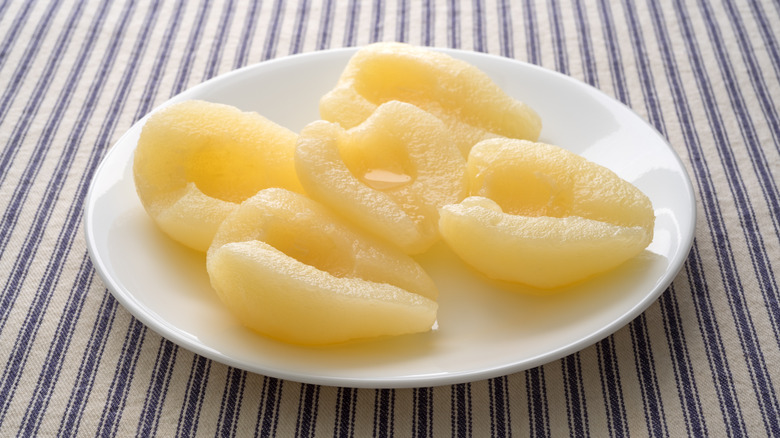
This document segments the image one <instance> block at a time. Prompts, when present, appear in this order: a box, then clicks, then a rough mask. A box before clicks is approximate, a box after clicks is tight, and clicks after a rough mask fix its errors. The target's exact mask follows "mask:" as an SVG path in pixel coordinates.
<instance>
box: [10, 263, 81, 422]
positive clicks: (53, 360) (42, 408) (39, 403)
mask: <svg viewBox="0 0 780 438" xmlns="http://www.w3.org/2000/svg"><path fill="white" fill-rule="evenodd" d="M94 274H95V270H94V268H93V267H92V264H91V263H90V261H89V258H88V257H86V255H84V257H82V262H81V267H80V269H79V273H78V276H77V277H76V281H75V283H74V284H73V286H72V287H71V290H70V296H69V297H68V302H67V305H66V308H65V309H66V310H65V311H64V312H63V317H62V318H61V319H60V321H59V323H58V324H57V331H56V333H57V334H56V336H55V337H54V338H53V339H52V341H51V344H50V347H49V351H48V353H47V355H46V360H45V362H44V366H43V369H42V371H41V373H40V375H39V377H38V380H37V382H36V385H35V390H34V392H33V394H34V395H33V398H32V400H31V401H30V404H29V405H28V407H27V410H26V411H25V413H24V417H23V418H22V426H21V430H22V431H23V433H22V434H23V435H25V436H37V435H38V434H39V428H40V425H41V417H42V415H43V413H44V412H46V408H47V407H48V406H49V404H50V402H51V393H52V390H53V387H54V385H55V384H56V382H57V379H58V377H59V376H60V373H61V372H62V366H63V362H64V358H65V357H66V353H67V351H68V347H69V346H70V343H71V340H72V338H73V331H74V328H75V325H76V321H77V320H78V318H79V316H80V315H81V309H82V308H83V306H84V299H85V296H86V293H85V292H86V291H87V290H88V289H87V285H89V284H90V283H91V282H92V280H93V278H94Z"/></svg>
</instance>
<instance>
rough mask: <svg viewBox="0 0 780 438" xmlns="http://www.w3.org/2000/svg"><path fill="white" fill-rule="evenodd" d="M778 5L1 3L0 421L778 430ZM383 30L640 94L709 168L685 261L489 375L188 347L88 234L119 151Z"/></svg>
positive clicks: (701, 167)
mask: <svg viewBox="0 0 780 438" xmlns="http://www.w3.org/2000/svg"><path fill="white" fill-rule="evenodd" d="M779 39H780V3H778V2H776V1H770V0H742V1H735V0H690V1H682V0H662V1H655V0H637V1H634V0H621V1H616V2H610V1H606V0H599V1H594V2H586V1H583V0H569V1H566V0H518V1H510V0H423V1H419V2H414V1H411V0H395V1H386V0H374V1H370V2H368V1H358V0H321V1H314V0H298V1H290V0H252V1H246V2H240V1H236V0H224V1H213V0H198V1H192V2H188V1H184V0H173V1H167V2H163V1H154V0H101V1H95V0H29V1H17V2H12V1H7V0H6V1H0V214H1V215H2V216H1V219H0V291H1V292H0V293H1V295H0V364H2V365H0V436H17V435H19V436H56V435H62V436H216V435H218V436H259V437H272V436H307V437H314V436H334V437H364V436H429V437H432V436H457V437H468V436H501V437H503V436H592V437H605V436H615V437H616V436H627V435H634V436H660V437H663V436H731V437H739V436H780V366H779V365H778V363H780V285H778V276H777V274H776V272H775V268H778V269H780V187H779V186H780V114H779V113H780V43H779V42H778V40H779ZM375 41H403V42H409V43H412V44H417V45H424V46H435V47H451V48H460V49H465V50H473V51H478V52H485V53H490V54H494V55H499V56H504V57H509V58H514V59H518V60H522V61H526V62H529V63H533V64H537V65H540V66H542V67H544V68H547V69H549V70H555V71H559V72H561V73H564V74H567V75H570V76H572V77H574V78H576V79H578V80H580V81H582V82H585V83H587V84H590V85H592V86H594V87H596V88H598V89H600V90H601V91H603V92H604V93H606V94H607V95H610V96H612V97H614V98H615V99H617V100H618V101H621V102H623V103H625V104H626V105H628V106H629V107H631V108H632V109H633V110H634V111H635V112H636V113H637V114H639V115H640V116H641V117H642V118H644V119H645V120H647V121H648V122H649V123H650V124H651V125H652V126H654V127H655V128H656V129H657V130H658V131H659V132H660V133H661V134H662V135H663V136H664V137H665V138H667V139H668V140H669V143H670V144H671V145H672V147H673V148H674V150H675V151H676V152H677V154H678V155H679V156H680V157H681V159H682V161H683V163H684V165H685V167H686V169H687V170H688V172H689V174H690V175H691V178H692V181H693V184H694V190H695V195H696V198H697V213H698V219H697V224H696V227H697V228H696V234H695V239H694V243H693V247H692V249H691V252H690V254H689V256H688V258H687V260H686V263H685V264H684V266H683V268H682V270H681V271H680V272H679V274H678V275H677V277H676V278H675V279H674V281H673V282H672V284H671V285H670V286H669V287H668V289H667V290H666V291H665V292H664V293H663V294H662V295H661V297H660V298H659V299H658V300H657V302H655V303H654V304H653V305H652V306H650V307H649V308H648V309H647V310H646V311H645V312H644V313H643V314H641V315H640V316H639V317H638V318H636V319H635V320H634V321H632V322H631V323H630V324H628V325H627V326H626V327H624V328H622V329H620V330H618V331H617V332H616V333H614V334H613V335H611V336H609V337H607V338H606V339H603V340H601V341H600V342H598V343H596V344H595V345H592V346H590V347H588V348H586V349H584V350H582V351H580V352H577V353H574V354H572V355H569V356H567V357H564V358H562V359H559V360H556V361H553V362H551V363H548V364H545V365H542V366H539V367H537V368H533V369H529V370H526V371H522V372H518V373H515V374H510V375H506V376H500V377H495V378H491V379H486V380H480V381H475V382H467V383H460V384H455V385H449V386H436V387H420V388H404V389H380V388H377V389H370V388H363V389H356V388H346V387H344V388H341V387H329V386H318V385H314V384H309V383H299V382H295V381H288V380H282V379H278V378H274V377H270V376H264V375H259V374H254V373H250V372H247V371H243V370H241V369H238V368H233V367H230V366H227V365H225V364H222V363H219V362H214V361H212V360H210V359H207V358H204V357H202V356H199V355H197V354H195V353H193V352H191V351H189V350H187V349H184V348H182V347H180V346H178V345H176V344H174V343H172V342H170V341H168V340H166V339H165V338H163V337H161V336H160V335H159V334H157V333H155V332H154V331H152V330H151V329H149V328H148V327H146V326H145V325H144V324H143V323H141V322H140V321H139V320H137V319H135V318H134V317H133V316H131V315H130V313H129V312H128V311H127V310H126V309H125V308H124V307H123V306H121V305H120V304H119V303H118V302H117V301H116V300H115V299H114V297H113V296H112V295H111V293H110V292H109V290H108V289H107V286H106V284H104V282H103V281H102V280H101V278H100V277H99V276H98V275H97V273H96V271H95V268H94V266H93V264H92V260H91V259H90V257H89V255H88V253H87V244H86V241H85V239H84V223H83V216H84V203H85V200H86V196H87V191H88V189H89V185H90V182H91V181H92V178H93V176H94V175H95V173H96V171H97V168H98V165H99V164H100V162H101V160H102V159H103V157H104V156H105V154H106V152H107V151H108V150H109V149H110V148H111V146H112V145H113V144H114V143H115V142H116V141H117V140H118V139H119V137H120V136H121V135H122V134H123V133H124V132H125V131H126V130H128V129H129V128H130V127H131V126H132V125H133V124H134V123H135V122H136V121H137V120H139V119H140V118H142V117H143V116H144V115H145V114H147V113H148V112H149V111H150V110H152V109H153V108H154V107H156V106H157V105H159V104H161V103H162V102H164V101H166V100H168V99H169V98H170V97H171V96H173V95H176V94H178V93H180V92H182V91H183V90H186V89H188V88H190V87H192V86H194V85H196V84H198V83H200V82H203V81H205V80H207V79H209V78H212V77H215V76H217V75H220V74H222V73H226V72H228V71H231V70H234V69H236V68H239V67H243V66H246V65H249V64H254V63H257V62H261V61H265V60H270V59H275V58H280V57H283V56H287V55H292V54H297V53H306V52H313V51H317V50H324V49H331V48H337V47H352V46H360V45H364V44H368V43H371V42H375Z"/></svg>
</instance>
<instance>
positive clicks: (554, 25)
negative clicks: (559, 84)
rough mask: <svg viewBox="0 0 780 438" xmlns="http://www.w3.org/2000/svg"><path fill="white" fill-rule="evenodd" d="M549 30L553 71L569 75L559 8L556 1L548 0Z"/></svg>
mask: <svg viewBox="0 0 780 438" xmlns="http://www.w3.org/2000/svg"><path fill="white" fill-rule="evenodd" d="M548 8H549V9H550V11H551V12H550V28H551V29H552V39H553V48H554V51H555V55H554V56H555V69H556V70H558V71H559V72H561V73H564V74H569V60H568V56H567V52H566V42H565V41H566V36H565V35H564V30H563V25H562V24H561V6H560V4H559V3H558V0H550V2H549V4H548Z"/></svg>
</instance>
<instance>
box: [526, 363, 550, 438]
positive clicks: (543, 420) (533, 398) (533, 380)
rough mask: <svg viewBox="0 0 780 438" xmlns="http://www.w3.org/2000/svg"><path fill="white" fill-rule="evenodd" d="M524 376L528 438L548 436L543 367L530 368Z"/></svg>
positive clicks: (547, 413) (548, 417) (547, 410)
mask: <svg viewBox="0 0 780 438" xmlns="http://www.w3.org/2000/svg"><path fill="white" fill-rule="evenodd" d="M524 374H525V392H526V394H527V397H528V427H529V430H530V432H529V436H534V437H547V436H550V412H549V409H548V402H547V386H546V385H545V382H544V367H537V368H532V369H530V370H528V371H526V372H525V373H524Z"/></svg>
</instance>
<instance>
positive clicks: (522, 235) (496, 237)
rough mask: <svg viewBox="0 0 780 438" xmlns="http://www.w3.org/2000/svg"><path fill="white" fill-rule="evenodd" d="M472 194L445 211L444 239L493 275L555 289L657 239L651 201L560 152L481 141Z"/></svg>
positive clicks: (472, 158)
mask: <svg viewBox="0 0 780 438" xmlns="http://www.w3.org/2000/svg"><path fill="white" fill-rule="evenodd" d="M468 175H469V182H470V187H471V188H470V193H471V196H470V197H468V198H466V199H464V200H463V201H462V202H460V203H458V204H452V205H447V206H445V207H443V208H442V209H441V219H440V222H439V226H440V231H441V234H442V236H443V238H444V240H445V241H446V242H447V243H448V244H449V246H450V247H451V248H452V249H453V251H454V252H455V253H457V254H458V255H459V256H460V257H461V258H462V259H463V260H464V261H466V262H467V263H468V264H470V265H472V266H473V267H474V268H476V269H477V270H479V271H481V272H483V273H484V274H486V275H487V276H488V277H491V278H495V279H500V280H507V281H512V282H519V283H524V284H528V285H531V286H535V287H539V288H554V287H558V286H563V285H566V284H570V283H573V282H576V281H578V280H582V279H585V278H587V277H590V276H592V275H595V274H598V273H601V272H605V271H608V270H610V269H613V268H615V267H616V266H618V265H620V264H621V263H623V262H625V261H626V260H628V259H630V258H632V257H634V256H636V255H637V254H639V253H640V252H641V251H642V250H644V249H645V248H646V247H647V246H648V245H649V244H650V242H651V241H652V239H653V224H654V220H655V215H654V212H653V207H652V204H651V202H650V200H649V198H648V197H647V196H646V195H645V194H643V193H642V192H641V191H640V190H639V189H637V188H636V187H635V186H633V185H632V184H631V183H629V182H627V181H625V180H623V179H621V178H620V177H618V176H617V175H616V174H615V173H614V172H612V171H610V170H609V169H607V168H605V167H603V166H600V165H598V164H596V163H593V162H590V161H587V160H585V159H584V158H582V157H581V156H579V155H576V154H574V153H571V152H569V151H566V150H565V149H562V148H559V147H557V146H552V145H548V144H543V143H534V142H529V141H523V140H509V139H493V140H486V141H483V142H480V143H478V144H477V145H475V146H474V148H473V149H472V150H471V154H470V155H469V160H468Z"/></svg>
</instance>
